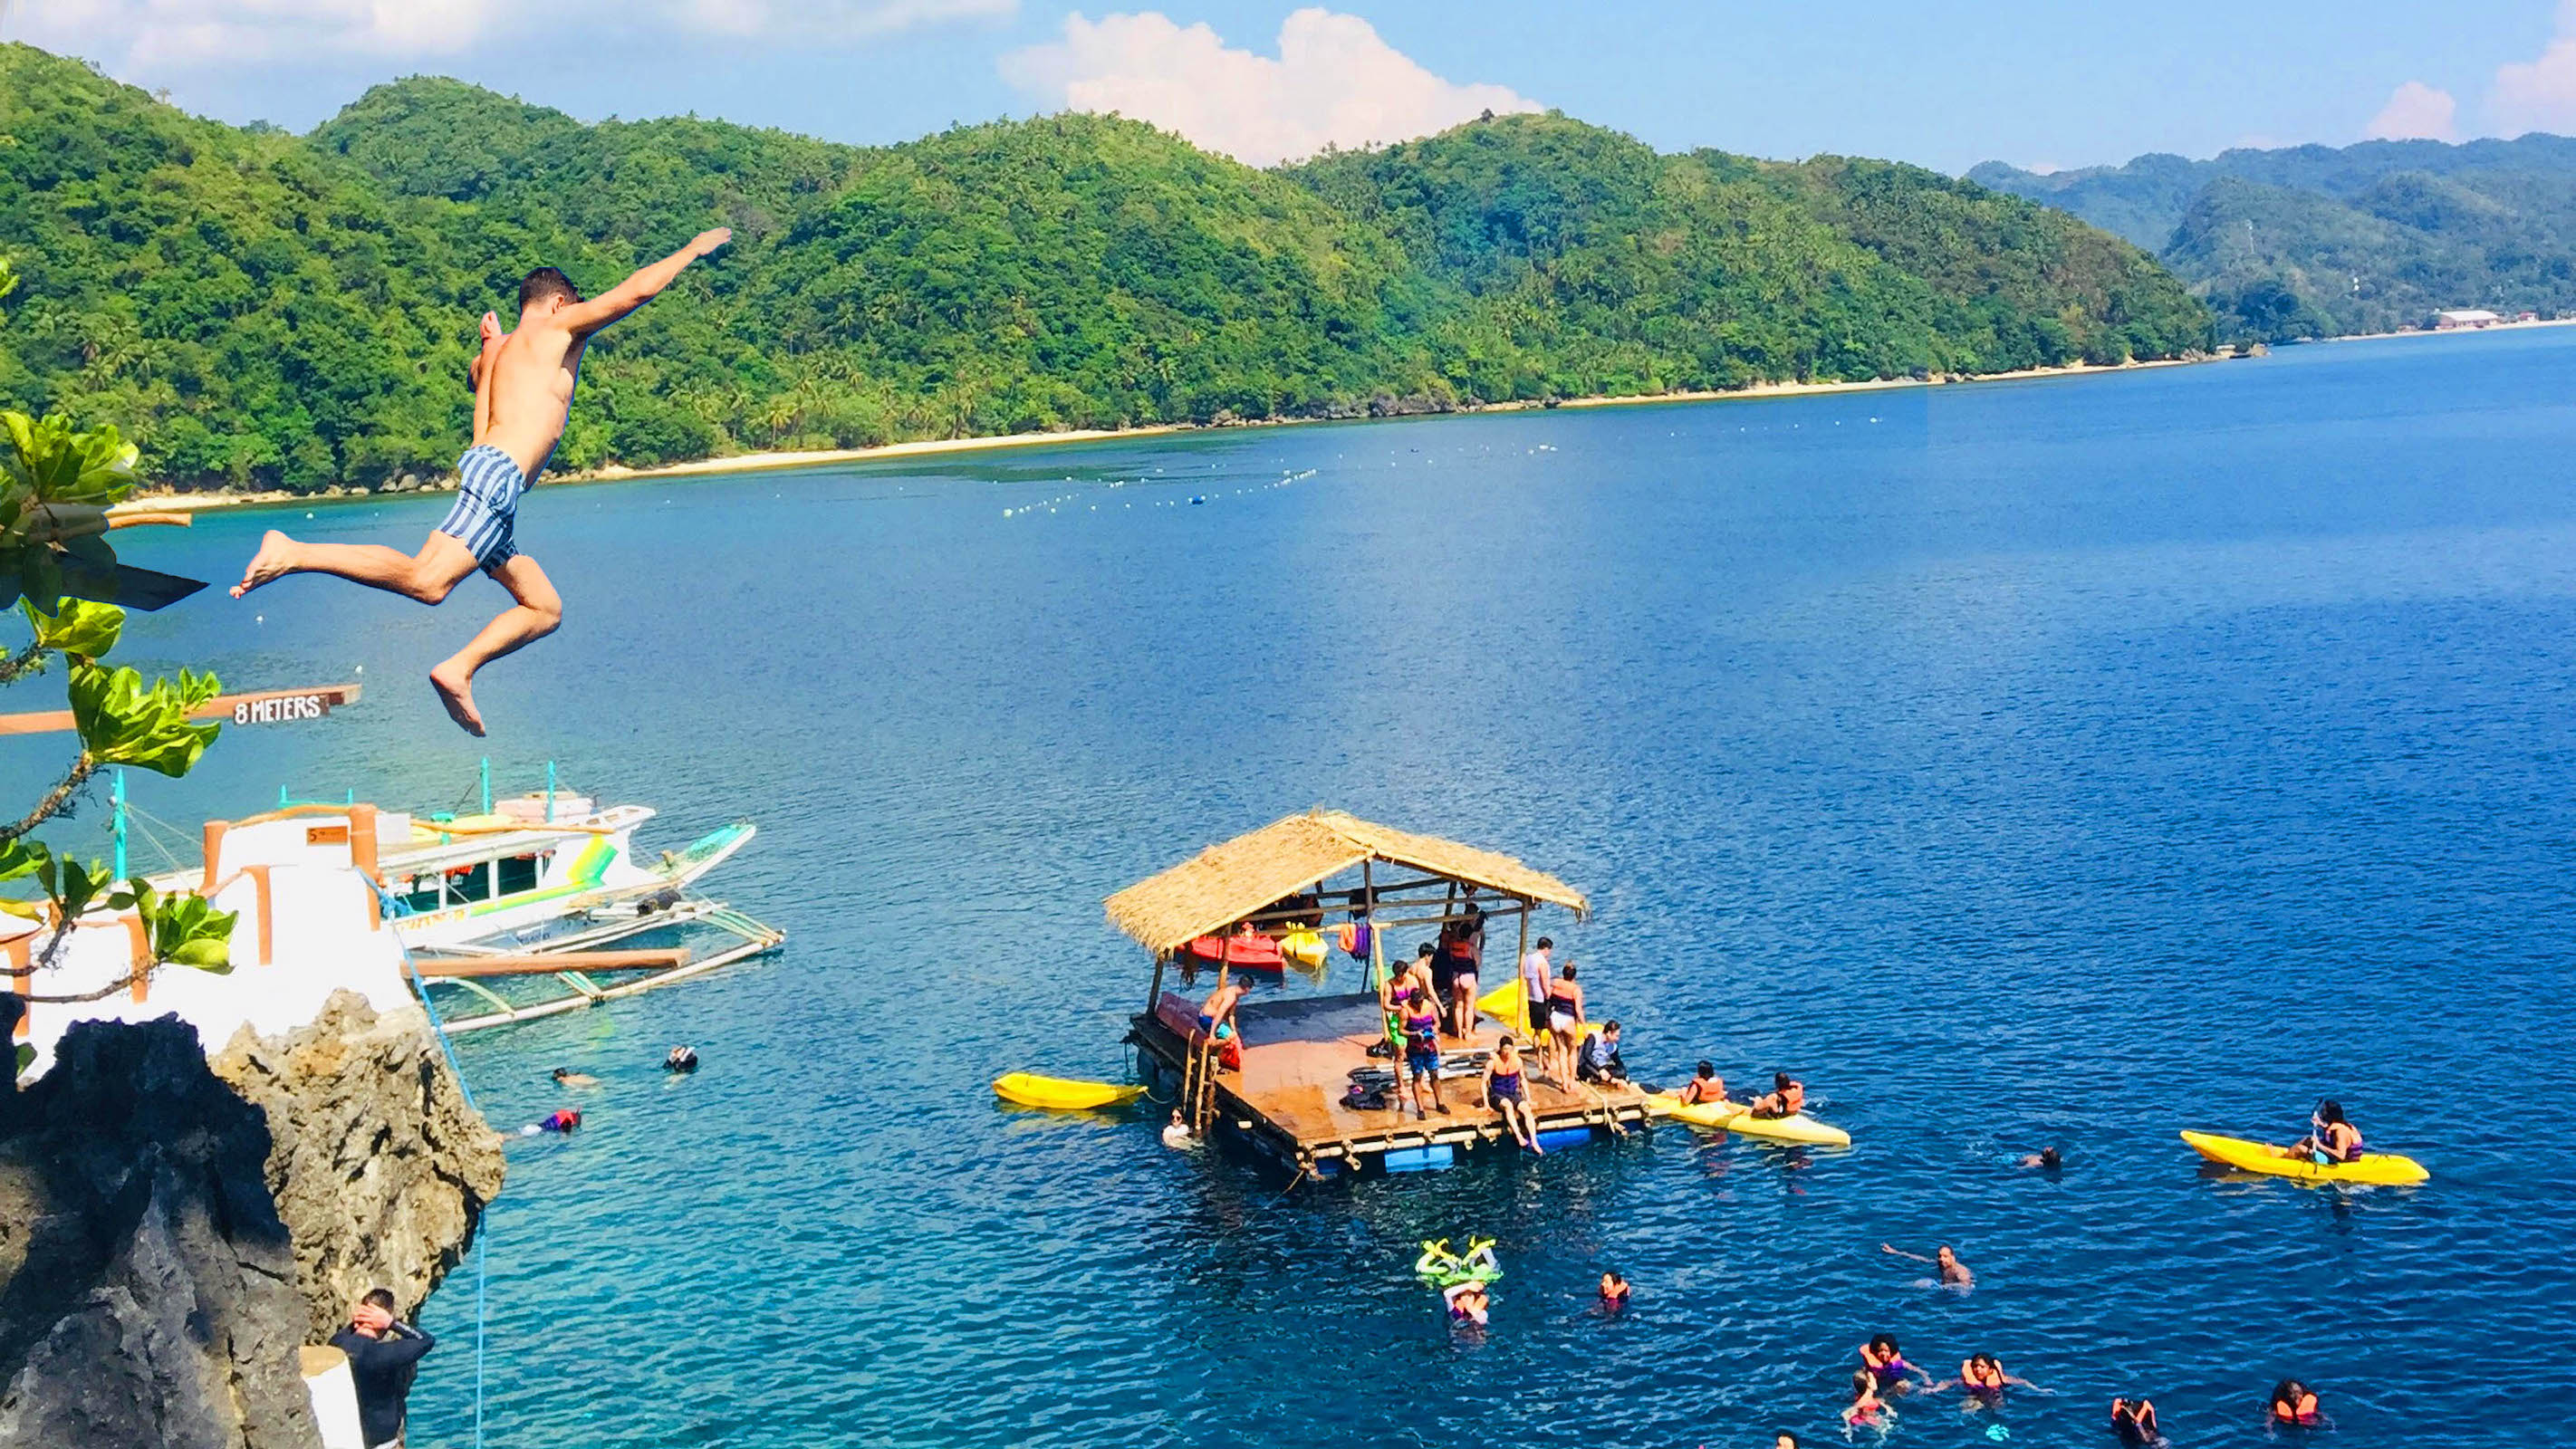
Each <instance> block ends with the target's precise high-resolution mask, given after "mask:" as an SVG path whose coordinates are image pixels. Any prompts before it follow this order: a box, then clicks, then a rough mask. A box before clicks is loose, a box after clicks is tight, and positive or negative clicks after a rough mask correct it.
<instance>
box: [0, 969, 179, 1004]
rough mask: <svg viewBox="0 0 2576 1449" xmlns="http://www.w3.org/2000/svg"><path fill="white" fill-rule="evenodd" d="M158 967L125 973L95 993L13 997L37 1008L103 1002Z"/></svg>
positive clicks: (28, 992) (144, 977)
mask: <svg viewBox="0 0 2576 1449" xmlns="http://www.w3.org/2000/svg"><path fill="white" fill-rule="evenodd" d="M158 965H159V963H157V962H156V963H154V965H152V966H138V967H136V968H134V969H133V970H131V971H128V972H126V973H125V979H124V980H122V981H111V982H109V983H107V984H106V985H105V986H102V987H100V988H99V989H97V990H96V991H83V992H79V993H77V994H74V995H70V996H39V995H37V994H36V993H34V992H32V991H21V992H17V993H15V995H16V996H17V998H18V999H19V1000H20V1001H29V1002H34V1003H35V1004H37V1005H39V1006H78V1005H80V1004H81V1003H83V1002H88V1001H104V1000H106V999H107V998H108V997H111V996H114V995H115V994H116V993H118V992H120V991H123V990H125V989H126V988H128V987H130V986H132V985H133V984H134V983H135V982H136V981H138V980H145V979H149V978H150V976H151V975H152V973H153V971H154V970H157V969H158Z"/></svg>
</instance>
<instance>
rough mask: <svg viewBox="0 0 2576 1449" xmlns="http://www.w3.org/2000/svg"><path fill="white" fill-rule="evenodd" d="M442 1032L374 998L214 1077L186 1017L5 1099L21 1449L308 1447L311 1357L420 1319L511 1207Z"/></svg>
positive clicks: (343, 1004)
mask: <svg viewBox="0 0 2576 1449" xmlns="http://www.w3.org/2000/svg"><path fill="white" fill-rule="evenodd" d="M500 1179H501V1154H500V1144H499V1139H498V1138H497V1137H495V1136H494V1135H493V1134H492V1132H491V1131H490V1129H489V1128H488V1127H486V1126H485V1125H484V1124H483V1122H482V1119H481V1118H480V1117H479V1116H478V1115H476V1114H475V1113H474V1112H473V1111H472V1109H471V1108H468V1107H467V1106H465V1104H464V1101H463V1098H462V1095H461V1093H460V1092H459V1090H458V1087H457V1085H456V1082H455V1079H454V1078H453V1076H452V1075H451V1074H450V1073H449V1072H448V1070H447V1068H446V1064H445V1061H444V1059H443V1058H442V1057H441V1056H440V1055H439V1051H438V1047H437V1044H436V1042H435V1040H434V1039H432V1038H431V1037H430V1035H429V1033H428V1031H427V1028H426V1024H425V1022H423V1021H421V1020H420V1019H418V1018H417V1017H416V1015H414V1014H410V1013H404V1014H400V1015H397V1016H395V1017H392V1018H389V1019H387V1020H383V1021H379V1020H378V1019H377V1018H376V1017H375V1016H374V1014H373V1013H372V1012H370V1011H369V1010H368V1009H367V1007H366V1006H365V1004H364V1003H363V1002H362V1001H360V1000H359V999H358V998H356V997H354V996H351V995H348V994H346V993H343V994H342V995H340V996H338V997H335V998H333V1000H332V1003H331V1005H330V1008H329V1009H328V1010H327V1011H326V1012H325V1013H324V1015H323V1016H322V1017H321V1018H320V1019H318V1020H316V1021H315V1022H314V1023H312V1024H311V1025H309V1026H306V1027H304V1028H302V1029H300V1030H298V1031H296V1032H293V1033H290V1034H288V1035H286V1036H285V1037H283V1038H273V1039H268V1040H262V1039H258V1038H254V1037H251V1036H249V1035H248V1033H247V1032H245V1033H244V1034H243V1035H242V1036H240V1037H237V1038H236V1039H235V1040H234V1041H233V1042H232V1043H231V1044H230V1045H228V1046H227V1047H226V1048H225V1050H224V1051H223V1052H222V1053H220V1054H219V1055H218V1056H217V1058H216V1060H215V1062H214V1064H213V1065H211V1066H210V1065H209V1063H208V1061H207V1059H206V1056H205V1054H204V1051H203V1048H202V1047H201V1046H200V1045H199V1043H198V1041H197V1039H196V1034H195V1032H194V1031H193V1030H191V1029H190V1028H189V1027H188V1026H186V1025H185V1024H183V1023H181V1022H179V1021H177V1020H175V1019H170V1018H165V1019H163V1020H160V1021H156V1022H148V1023H144V1024H141V1025H111V1024H84V1025H81V1026H77V1027H75V1028H73V1030H72V1031H71V1033H69V1034H67V1035H66V1036H65V1037H64V1039H63V1042H62V1046H61V1048H60V1049H59V1051H58V1053H57V1057H56V1061H55V1065H54V1066H53V1068H52V1069H51V1070H49V1071H48V1072H47V1073H46V1074H45V1075H44V1077H42V1078H41V1079H39V1080H38V1081H36V1082H35V1083H33V1084H32V1085H30V1086H28V1087H27V1088H26V1089H25V1090H24V1091H23V1092H22V1093H20V1094H19V1095H17V1096H15V1097H11V1096H8V1095H7V1094H0V1449H20V1446H27V1449H35V1446H45V1449H54V1446H71V1445H78V1446H82V1449H93V1446H95V1449H126V1446H135V1449H144V1446H155V1449H158V1446H172V1449H200V1446H202V1449H307V1446H313V1445H318V1443H319V1442H320V1441H319V1438H318V1436H317V1433H316V1430H315V1428H314V1423H313V1418H312V1414H311V1410H310V1407H309V1403H308V1401H307V1398H306V1394H305V1390H304V1387H303V1382H302V1379H301V1377H300V1375H299V1372H298V1368H297V1363H296V1349H297V1347H298V1346H299V1345H301V1344H304V1343H306V1342H309V1341H313V1340H315V1339H317V1338H318V1337H319V1336H321V1335H322V1334H324V1333H327V1332H328V1330H329V1329H330V1328H331V1327H333V1326H335V1325H336V1324H337V1323H338V1322H339V1321H340V1316H341V1314H342V1313H343V1312H345V1311H346V1307H347V1304H348V1301H349V1299H350V1298H351V1297H352V1296H354V1295H355V1294H356V1293H358V1292H362V1291H364V1290H365V1289H366V1288H369V1287H374V1286H377V1285H380V1284H381V1285H382V1286H385V1287H388V1288H391V1289H393V1290H394V1292H395V1294H396V1296H397V1297H398V1298H399V1299H400V1300H401V1301H402V1303H403V1305H404V1308H405V1311H406V1312H409V1311H410V1310H412V1309H413V1308H414V1307H416V1306H417V1305H418V1303H419V1302H420V1301H421V1299H422V1298H424V1297H426V1296H427V1294H428V1292H429V1290H430V1288H431V1287H432V1286H434V1285H435V1284H436V1282H437V1280H438V1278H439V1277H440V1276H441V1275H442V1274H443V1273H444V1272H445V1271H446V1270H447V1269H448V1268H449V1267H450V1266H452V1265H453V1264H455V1263H456V1262H457V1261H458V1259H459V1257H460V1256H461V1255H462V1253H463V1252H464V1251H465V1248H466V1246H467V1242H468V1240H469V1238H470V1236H471V1234H472V1231H473V1226H474V1223H475V1221H476V1219H477V1218H478V1217H479V1215H480V1213H481V1210H482V1207H483V1204H484V1203H485V1202H487V1201H489V1200H490V1198H491V1197H492V1195H493V1194H494V1193H496V1192H497V1191H498V1190H499V1187H500Z"/></svg>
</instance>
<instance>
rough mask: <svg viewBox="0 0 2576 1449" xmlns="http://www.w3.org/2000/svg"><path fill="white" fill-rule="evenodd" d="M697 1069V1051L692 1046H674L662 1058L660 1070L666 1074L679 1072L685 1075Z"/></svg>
mask: <svg viewBox="0 0 2576 1449" xmlns="http://www.w3.org/2000/svg"><path fill="white" fill-rule="evenodd" d="M697 1069H698V1049H697V1048H696V1047H693V1046H675V1047H673V1048H671V1050H670V1052H669V1053H668V1054H667V1055H665V1056H664V1057H663V1058H662V1070H664V1071H666V1072H679V1073H682V1074H684V1075H685V1074H686V1073H689V1072H694V1071H696V1070H697Z"/></svg>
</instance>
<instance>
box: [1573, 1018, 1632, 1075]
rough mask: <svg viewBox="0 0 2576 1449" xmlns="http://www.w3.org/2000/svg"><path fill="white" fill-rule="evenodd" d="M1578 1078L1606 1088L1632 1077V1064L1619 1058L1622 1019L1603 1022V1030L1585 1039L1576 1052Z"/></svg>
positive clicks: (1575, 1061)
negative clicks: (1620, 1020)
mask: <svg viewBox="0 0 2576 1449" xmlns="http://www.w3.org/2000/svg"><path fill="white" fill-rule="evenodd" d="M1574 1079H1575V1080H1576V1081H1578V1082H1590V1083H1592V1084H1593V1085H1595V1086H1602V1087H1611V1086H1617V1085H1619V1084H1621V1083H1624V1082H1626V1081H1627V1080H1628V1064H1627V1063H1625V1062H1623V1061H1621V1060H1619V1018H1617V1017H1615V1016H1614V1017H1612V1018H1610V1019H1609V1020H1608V1021H1605V1022H1603V1023H1601V1029H1600V1030H1599V1031H1596V1032H1594V1033H1593V1034H1592V1035H1590V1036H1587V1037H1585V1038H1584V1039H1583V1045H1582V1046H1581V1047H1580V1048H1578V1049H1577V1050H1576V1051H1575V1056H1574Z"/></svg>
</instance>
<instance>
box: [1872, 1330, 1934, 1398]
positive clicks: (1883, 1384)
mask: <svg viewBox="0 0 2576 1449" xmlns="http://www.w3.org/2000/svg"><path fill="white" fill-rule="evenodd" d="M1860 1365H1861V1367H1862V1368H1864V1369H1867V1370H1868V1371H1869V1373H1870V1376H1871V1377H1872V1378H1875V1379H1877V1380H1878V1388H1879V1392H1881V1393H1890V1394H1892V1393H1897V1392H1900V1391H1902V1390H1904V1389H1906V1388H1907V1387H1909V1386H1911V1385H1912V1384H1913V1383H1914V1381H1915V1380H1916V1379H1918V1378H1919V1379H1921V1380H1922V1382H1923V1387H1925V1388H1927V1389H1928V1388H1930V1387H1931V1386H1932V1375H1931V1374H1929V1373H1927V1372H1925V1371H1924V1370H1922V1369H1919V1368H1916V1367H1915V1366H1914V1365H1912V1364H1910V1363H1907V1362H1906V1361H1905V1351H1904V1350H1903V1349H1901V1348H1898V1347H1897V1346H1896V1336H1895V1335H1894V1334H1890V1333H1874V1334H1871V1335H1870V1339H1869V1342H1867V1343H1864V1344H1862V1345H1861V1346H1860Z"/></svg>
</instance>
